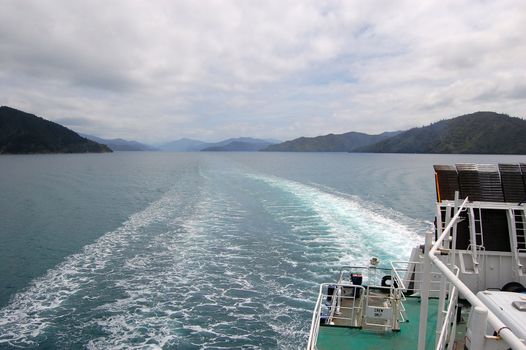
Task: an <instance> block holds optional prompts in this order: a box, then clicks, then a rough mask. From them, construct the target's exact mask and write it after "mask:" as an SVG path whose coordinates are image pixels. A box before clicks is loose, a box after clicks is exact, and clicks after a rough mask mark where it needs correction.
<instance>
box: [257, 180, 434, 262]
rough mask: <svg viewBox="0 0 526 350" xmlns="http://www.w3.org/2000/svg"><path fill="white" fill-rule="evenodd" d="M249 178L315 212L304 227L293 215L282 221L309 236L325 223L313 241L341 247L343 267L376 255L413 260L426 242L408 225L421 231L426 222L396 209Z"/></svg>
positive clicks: (299, 185)
mask: <svg viewBox="0 0 526 350" xmlns="http://www.w3.org/2000/svg"><path fill="white" fill-rule="evenodd" d="M249 176H250V177H251V178H253V179H256V180H259V181H263V182H265V183H266V184H268V185H270V186H272V187H275V188H278V189H280V190H282V191H285V192H287V193H290V194H292V195H294V196H295V198H296V199H297V200H298V201H300V203H301V205H302V206H303V207H305V208H309V209H310V210H312V211H313V212H314V215H315V218H314V219H313V220H307V221H305V220H303V221H302V222H301V223H300V224H298V223H297V220H289V219H290V218H291V217H290V213H284V214H283V215H282V219H285V220H286V221H289V222H292V221H296V222H295V223H294V226H293V229H294V230H296V231H297V232H303V233H307V232H308V231H309V229H312V226H317V227H318V229H317V231H320V230H319V227H320V221H321V223H323V224H324V225H325V227H324V228H323V230H322V231H323V234H320V235H318V236H317V237H314V238H313V240H315V241H318V242H320V243H321V242H323V243H332V244H334V245H337V246H339V248H340V249H339V250H340V252H339V253H340V254H341V255H340V263H341V264H349V263H353V264H356V263H358V264H366V263H367V262H368V261H369V259H370V258H371V257H372V256H380V257H381V258H384V259H388V260H404V259H407V258H408V257H409V254H410V251H411V249H412V248H413V247H414V246H415V245H416V244H419V243H421V242H422V241H423V238H422V236H421V235H418V234H417V233H415V232H414V230H413V228H412V227H410V226H409V225H408V224H409V223H411V224H412V225H411V226H420V228H421V227H422V226H424V223H423V222H419V223H418V224H419V225H414V224H415V223H416V222H415V220H414V219H410V218H408V217H406V216H404V215H403V214H400V213H397V212H396V211H394V210H392V209H391V210H388V209H385V208H381V207H380V206H378V205H374V204H372V203H365V202H363V201H360V200H359V199H358V198H349V197H344V196H341V195H336V194H333V193H327V192H324V191H321V190H319V189H318V188H316V187H313V186H309V185H305V184H302V183H299V182H295V181H291V180H285V179H282V178H277V177H273V176H262V175H255V174H251V175H249ZM292 219H296V218H292ZM307 219H308V217H307ZM320 219H321V220H320ZM425 226H428V225H427V224H425Z"/></svg>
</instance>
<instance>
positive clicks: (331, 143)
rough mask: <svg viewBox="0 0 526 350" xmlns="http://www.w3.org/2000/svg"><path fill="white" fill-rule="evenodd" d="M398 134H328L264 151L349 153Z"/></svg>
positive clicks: (287, 142) (283, 144) (297, 140)
mask: <svg viewBox="0 0 526 350" xmlns="http://www.w3.org/2000/svg"><path fill="white" fill-rule="evenodd" d="M397 133H398V132H384V133H383V134H380V135H368V134H364V133H361V132H352V131H351V132H348V133H345V134H337V135H335V134H329V135H324V136H317V137H300V138H297V139H295V140H292V141H286V142H282V143H278V144H276V145H271V146H268V147H267V148H265V149H264V151H273V152H350V151H353V150H355V149H356V148H359V147H363V146H366V145H370V144H373V143H376V142H379V141H382V140H384V139H386V138H388V137H390V136H393V135H396V134H397Z"/></svg>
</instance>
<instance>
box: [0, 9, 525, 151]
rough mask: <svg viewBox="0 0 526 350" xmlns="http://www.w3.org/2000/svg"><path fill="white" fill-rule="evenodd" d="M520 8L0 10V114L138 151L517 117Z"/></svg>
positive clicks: (521, 77) (521, 74)
mask: <svg viewBox="0 0 526 350" xmlns="http://www.w3.org/2000/svg"><path fill="white" fill-rule="evenodd" d="M525 4H526V3H525V2H523V1H520V0H505V1H498V2H487V1H475V0H473V1H461V2H459V1H452V0H450V1H426V2H418V3H415V2H414V1H397V2H393V1H327V2H320V1H314V0H313V1H299V0H298V1H293V0H290V1H286V2H282V1H268V2H259V1H219V0H217V1H206V2H195V1H168V0H166V1H139V0H136V1H124V0H122V1H111V2H106V1H89V2H85V1H80V0H79V1H71V0H55V1H46V2H42V1H36V0H34V1H28V0H27V1H26V0H22V1H20V0H3V1H2V11H1V12H0V103H1V104H6V105H10V106H12V107H15V108H20V109H23V110H27V111H29V112H32V113H35V114H38V115H42V116H44V117H47V118H49V119H52V120H57V121H59V120H63V121H68V120H70V121H76V125H73V124H71V126H72V127H75V128H76V129H77V130H79V131H82V132H89V133H93V134H96V135H99V136H105V137H117V136H118V137H127V138H134V139H139V140H143V141H149V142H155V141H163V140H171V139H176V138H179V137H183V136H190V137H196V138H200V137H201V136H202V137H201V138H206V139H208V140H215V139H220V138H226V137H231V136H260V137H277V138H281V139H288V138H293V137H297V136H300V135H310V136H313V135H317V134H321V133H328V132H346V131H350V130H358V131H366V132H381V131H384V130H397V129H404V128H408V127H411V126H419V125H423V124H426V123H429V122H432V121H434V120H437V119H440V118H443V117H448V116H449V117H452V116H456V115H459V114H462V113H469V112H473V111H476V110H487V109H489V110H495V111H499V112H505V113H510V114H513V115H521V113H523V111H524V107H525V105H526V103H525V98H526V84H525V83H524V82H525V81H526V79H525V78H526V66H525V65H524V62H525V60H526V37H525V36H524V35H523V33H525V32H526V5H525ZM81 120H82V122H80V121H81ZM66 125H68V124H67V123H66ZM241 133H243V135H241Z"/></svg>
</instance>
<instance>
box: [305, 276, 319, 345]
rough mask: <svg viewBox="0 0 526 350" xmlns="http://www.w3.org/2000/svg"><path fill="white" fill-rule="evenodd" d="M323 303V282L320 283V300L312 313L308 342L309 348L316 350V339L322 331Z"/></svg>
mask: <svg viewBox="0 0 526 350" xmlns="http://www.w3.org/2000/svg"><path fill="white" fill-rule="evenodd" d="M322 303H323V284H321V285H320V292H319V293H318V300H317V301H316V306H315V307H314V312H313V313H312V321H311V325H310V333H309V342H308V343H307V349H308V350H314V349H315V348H316V340H318V333H319V332H320V317H321V306H322Z"/></svg>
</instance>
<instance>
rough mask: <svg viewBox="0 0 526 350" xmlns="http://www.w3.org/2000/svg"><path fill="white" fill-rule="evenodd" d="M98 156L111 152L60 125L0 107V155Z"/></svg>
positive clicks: (106, 147) (103, 146)
mask: <svg viewBox="0 0 526 350" xmlns="http://www.w3.org/2000/svg"><path fill="white" fill-rule="evenodd" d="M102 152H111V149H109V148H108V146H106V145H101V144H99V143H97V142H94V141H90V140H88V139H86V138H83V137H81V136H79V135H78V134H77V133H76V132H74V131H72V130H70V129H68V128H66V127H64V126H62V125H60V124H57V123H53V122H51V121H49V120H45V119H43V118H40V117H37V116H36V115H33V114H29V113H25V112H22V111H19V110H17V109H14V108H10V107H7V106H2V107H0V154H29V153H102Z"/></svg>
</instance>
